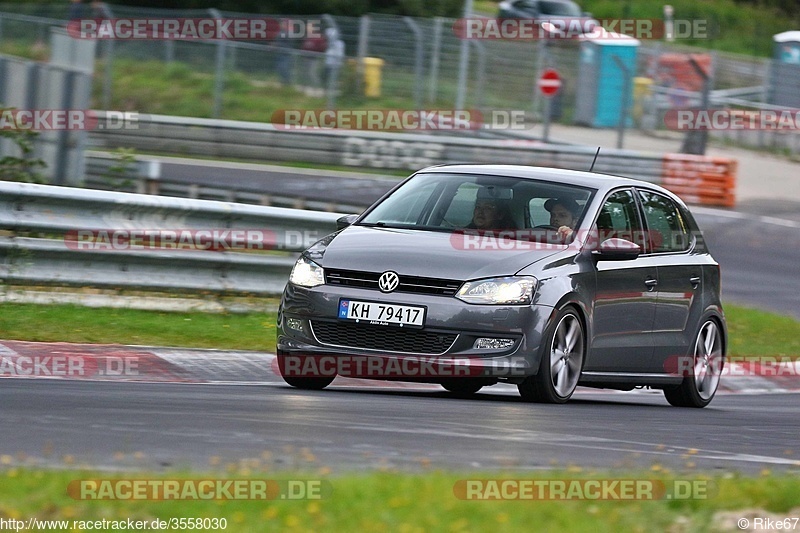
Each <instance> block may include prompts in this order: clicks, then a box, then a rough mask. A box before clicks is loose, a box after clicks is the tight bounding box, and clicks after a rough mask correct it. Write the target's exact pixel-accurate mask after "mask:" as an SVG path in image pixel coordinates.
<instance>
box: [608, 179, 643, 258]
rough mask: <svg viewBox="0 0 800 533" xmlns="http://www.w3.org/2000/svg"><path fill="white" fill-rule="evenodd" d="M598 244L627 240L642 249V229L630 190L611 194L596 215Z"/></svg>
mask: <svg viewBox="0 0 800 533" xmlns="http://www.w3.org/2000/svg"><path fill="white" fill-rule="evenodd" d="M597 229H598V231H599V242H603V241H605V240H606V239H611V238H616V239H627V240H629V241H632V242H635V243H636V244H638V245H639V246H641V247H642V249H644V239H643V236H642V228H641V226H640V224H639V217H638V216H637V215H636V200H635V198H634V197H633V192H631V191H630V190H624V191H617V192H615V193H612V194H611V195H610V196H609V197H608V198H607V199H606V202H605V203H604V204H603V207H602V208H601V209H600V213H599V214H598V215H597Z"/></svg>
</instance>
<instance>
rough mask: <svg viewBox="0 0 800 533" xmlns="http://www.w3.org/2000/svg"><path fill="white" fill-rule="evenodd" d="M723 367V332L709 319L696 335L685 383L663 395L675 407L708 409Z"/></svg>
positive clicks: (684, 379) (667, 390) (665, 391)
mask: <svg viewBox="0 0 800 533" xmlns="http://www.w3.org/2000/svg"><path fill="white" fill-rule="evenodd" d="M723 364H724V353H723V349H722V333H721V332H720V329H719V326H718V325H717V323H716V322H715V321H713V320H706V321H705V322H704V323H703V325H702V326H701V327H700V331H698V333H697V340H695V343H694V353H693V355H692V358H691V365H686V366H687V369H686V370H687V372H686V375H685V376H684V378H683V382H682V383H681V384H680V385H678V386H677V387H672V388H669V389H664V396H665V397H666V398H667V401H668V402H669V403H670V404H672V405H674V406H676V407H705V406H706V405H708V404H709V403H711V400H712V399H713V398H714V394H715V393H716V392H717V387H718V386H719V377H720V375H721V374H722V366H723Z"/></svg>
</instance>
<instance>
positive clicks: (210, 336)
mask: <svg viewBox="0 0 800 533" xmlns="http://www.w3.org/2000/svg"><path fill="white" fill-rule="evenodd" d="M276 304H277V302H276ZM725 314H726V318H727V322H728V336H729V343H730V346H729V350H728V354H729V355H731V356H737V357H764V356H788V357H798V356H799V355H800V339H799V338H798V337H797V332H798V331H800V322H799V321H797V320H795V319H793V318H791V317H786V316H782V315H778V314H775V313H768V312H766V311H759V310H756V309H750V308H747V307H740V306H735V305H726V306H725ZM275 319H276V313H248V314H208V313H174V312H156V311H136V310H130V309H97V308H88V307H80V306H75V305H34V304H12V303H3V304H0V339H8V340H25V341H51V342H53V341H60V342H75V343H98V344H140V345H141V344H144V345H159V346H165V345H168V346H182V347H187V348H219V349H231V350H233V349H235V350H258V351H272V350H274V348H275Z"/></svg>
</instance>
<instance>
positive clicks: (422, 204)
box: [359, 172, 594, 242]
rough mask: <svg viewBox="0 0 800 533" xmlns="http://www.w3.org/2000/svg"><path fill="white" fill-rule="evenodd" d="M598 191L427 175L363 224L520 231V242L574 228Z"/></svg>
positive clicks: (385, 202) (399, 192) (396, 193)
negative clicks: (533, 235)
mask: <svg viewBox="0 0 800 533" xmlns="http://www.w3.org/2000/svg"><path fill="white" fill-rule="evenodd" d="M593 193H594V191H593V190H591V189H586V188H583V187H576V186H573V185H564V184H560V183H554V182H549V181H538V180H530V179H523V178H510V177H503V176H485V175H473V174H445V173H438V172H437V173H428V174H425V173H423V174H417V175H416V176H414V177H413V178H411V179H410V180H408V181H407V182H406V183H405V184H403V185H402V186H401V187H400V188H399V189H397V190H396V191H394V193H392V194H391V195H390V196H389V197H387V198H386V199H385V200H383V201H382V202H381V203H380V204H378V205H377V206H376V207H374V208H373V209H372V210H371V211H370V212H369V213H367V215H366V216H365V217H364V218H363V219H362V220H361V221H359V225H364V226H380V227H394V228H411V229H420V230H427V231H446V232H455V231H460V230H482V231H507V230H517V232H516V233H518V235H519V236H520V238H525V239H526V240H530V239H531V233H532V232H531V231H529V230H536V231H538V232H539V233H542V232H548V231H550V232H554V231H556V230H558V228H559V227H561V226H563V225H566V226H568V227H570V228H571V229H575V228H576V227H577V225H578V224H579V223H580V220H581V219H582V218H583V215H584V212H585V210H586V209H585V207H586V205H587V203H588V202H589V201H590V200H591V197H592V195H593ZM520 230H521V231H520ZM534 233H535V232H534ZM522 236H524V237H522ZM535 239H536V240H539V239H538V238H535ZM542 240H543V239H542ZM548 240H549V241H551V242H552V239H548Z"/></svg>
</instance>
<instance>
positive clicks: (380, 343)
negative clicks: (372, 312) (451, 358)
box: [311, 320, 458, 355]
mask: <svg viewBox="0 0 800 533" xmlns="http://www.w3.org/2000/svg"><path fill="white" fill-rule="evenodd" d="M311 330H312V331H313V333H314V337H316V339H317V341H319V342H320V344H325V345H327V346H337V347H342V348H357V349H363V350H378V351H382V352H396V353H398V352H399V353H413V354H423V355H441V354H443V353H445V352H447V350H449V349H450V347H451V346H452V345H453V343H454V342H455V341H456V337H458V335H457V334H455V333H437V332H435V331H425V330H418V329H406V328H395V327H386V326H369V325H365V324H355V323H353V324H351V323H348V322H333V321H325V320H312V321H311Z"/></svg>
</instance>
